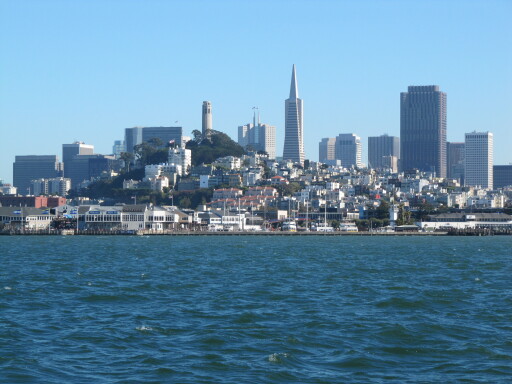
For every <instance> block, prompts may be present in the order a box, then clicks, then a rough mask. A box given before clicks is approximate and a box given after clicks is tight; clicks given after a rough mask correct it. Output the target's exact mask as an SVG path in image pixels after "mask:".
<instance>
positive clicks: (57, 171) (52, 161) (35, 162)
mask: <svg viewBox="0 0 512 384" xmlns="http://www.w3.org/2000/svg"><path fill="white" fill-rule="evenodd" d="M62 169H63V165H62V163H60V162H59V158H58V157H57V156H55V155H43V156H16V157H15V161H14V163H13V180H14V182H13V185H14V186H15V187H16V188H17V189H18V193H21V194H25V195H27V194H28V195H30V194H31V193H32V191H30V182H31V181H32V180H35V179H41V178H53V177H60V176H62Z"/></svg>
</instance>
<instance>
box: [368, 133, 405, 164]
mask: <svg viewBox="0 0 512 384" xmlns="http://www.w3.org/2000/svg"><path fill="white" fill-rule="evenodd" d="M390 156H393V157H395V159H392V158H390ZM398 159H400V138H398V137H396V136H388V135H381V136H372V137H368V167H370V168H375V169H390V167H389V165H390V164H395V163H396V162H397V161H398ZM391 168H394V167H391Z"/></svg>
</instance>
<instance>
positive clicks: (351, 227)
mask: <svg viewBox="0 0 512 384" xmlns="http://www.w3.org/2000/svg"><path fill="white" fill-rule="evenodd" d="M339 230H340V231H341V232H359V230H358V229H357V226H356V224H355V223H353V222H344V223H340V226H339Z"/></svg>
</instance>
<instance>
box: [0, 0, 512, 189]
mask: <svg viewBox="0 0 512 384" xmlns="http://www.w3.org/2000/svg"><path fill="white" fill-rule="evenodd" d="M198 3H200V4H201V7H197V4H198ZM0 10H1V12H0V13H1V14H2V15H4V17H3V19H2V21H3V22H2V23H1V25H2V26H0V28H1V29H0V31H1V36H3V38H2V39H1V40H0V43H1V52H2V54H3V56H5V57H8V58H9V60H6V61H5V63H4V68H3V71H2V81H3V86H2V88H1V90H0V129H1V132H2V140H1V144H0V178H2V179H4V180H5V181H6V182H12V163H13V162H14V156H15V155H53V154H55V155H60V153H61V145H62V144H63V143H72V142H74V141H77V140H78V141H84V142H85V143H87V144H91V145H94V146H95V149H96V152H97V153H102V154H109V153H111V148H112V144H113V143H114V141H115V140H119V139H122V138H123V134H124V128H126V127H134V126H150V127H151V126H172V125H179V126H182V127H183V132H184V134H185V135H190V132H191V131H192V130H194V129H198V130H200V129H201V116H199V113H198V104H199V103H201V102H202V101H203V100H210V101H211V102H212V104H213V105H214V106H215V129H218V130H220V131H222V132H225V133H227V134H228V135H230V136H231V138H233V139H236V133H237V127H238V126H239V125H240V123H241V122H243V121H245V120H246V116H247V114H248V113H249V112H250V110H251V108H252V107H253V106H254V105H257V106H258V107H259V108H260V110H261V111H262V113H263V114H264V116H265V121H266V122H268V123H269V124H271V125H273V126H275V127H276V148H277V151H278V153H277V155H278V156H280V155H282V153H281V149H282V147H283V144H284V128H285V127H284V114H283V108H282V99H283V95H286V93H287V91H288V90H287V88H288V84H287V81H286V79H287V78H289V77H288V76H289V67H290V65H292V64H293V63H295V64H296V65H297V66H298V67H299V69H300V77H301V93H302V95H304V96H305V98H306V100H307V113H306V114H305V116H304V126H305V130H304V144H305V153H306V159H311V160H316V159H318V143H319V141H320V140H321V139H322V138H324V137H335V136H337V135H338V134H340V133H342V132H353V133H355V134H357V135H358V136H360V137H361V141H362V142H363V162H364V163H366V162H367V159H366V154H365V153H366V152H367V147H366V145H365V144H366V142H367V137H369V136H378V135H382V134H388V135H392V136H399V120H400V112H399V100H398V98H399V93H400V92H401V91H403V89H406V87H407V86H409V85H413V84H419V85H420V84H425V85H427V84H439V86H440V87H441V89H442V90H443V92H446V93H447V95H448V99H449V102H448V117H447V141H453V142H461V141H463V140H464V134H465V133H467V132H472V131H475V130H476V131H487V130H488V131H492V132H493V133H494V136H495V148H494V152H495V157H494V164H508V163H510V162H511V161H512V159H511V158H510V155H509V153H508V151H507V148H508V146H509V145H510V143H511V142H512V132H511V131H512V130H511V127H512V118H511V116H510V112H509V110H508V108H509V106H510V105H511V104H512V96H511V95H510V93H509V92H508V89H510V87H511V86H512V70H511V68H512V65H511V62H512V53H510V50H504V49H503V48H502V47H503V46H510V45H511V44H512V37H511V36H512V33H511V32H512V27H511V26H510V25H509V24H508V17H506V15H509V14H510V12H511V11H512V4H511V3H510V2H505V1H488V2H479V1H476V2H471V3H468V2H462V1H454V2H449V4H442V3H433V2H427V1H425V2H422V1H419V2H414V4H410V3H409V2H404V1H390V2H387V3H386V4H385V5H384V4H381V3H379V2H375V1H368V2H355V1H354V2H352V1H347V2H343V3H339V4H338V3H333V2H327V1H320V2H314V3H313V2H298V3H297V6H296V7H294V9H291V10H290V7H288V4H287V3H286V2H279V1H278V2H272V3H271V2H265V1H263V2H261V3H258V5H256V4H254V5H253V4H250V3H243V4H237V3H234V4H233V3H231V2H222V1H221V2H218V3H216V4H215V5H213V4H211V5H210V4H207V3H202V2H192V4H187V3H179V2H178V3H173V4H165V3H161V2H156V1H155V2H149V4H145V5H144V6H142V5H138V4H136V3H124V4H122V5H120V3H104V2H99V1H98V2H95V1H92V2H88V3H87V4H85V3H78V2H77V3H69V4H66V3H62V2H57V1H48V2H44V4H43V3H41V4H40V3H38V2H23V3H14V2H12V3H8V2H3V3H2V4H1V5H0ZM219 10H221V12H219ZM212 12H213V13H215V14H216V21H215V23H214V22H213V20H210V18H209V17H207V16H209V14H211V13H212ZM247 14H251V18H252V17H254V18H261V19H265V20H266V23H267V28H266V29H265V30H250V29H247V30H242V31H240V33H238V34H237V35H236V36H235V35H234V34H233V33H232V30H231V29H232V28H230V27H226V26H222V25H230V23H229V22H228V20H232V19H233V18H237V17H239V18H243V17H246V16H245V15H247ZM83 15H87V17H85V16H83ZM172 15H179V16H182V17H174V18H173V23H172V26H164V25H166V23H163V22H162V23H160V22H159V20H162V21H163V20H164V19H167V18H168V17H170V16H172ZM285 15H286V16H287V15H290V16H293V17H289V18H288V17H286V18H285V17H284V16H285ZM120 16H121V17H120ZM196 16H197V17H198V18H199V19H200V20H201V23H199V22H197V23H193V22H191V21H192V20H195V19H194V18H193V17H196ZM317 16H318V17H317ZM320 16H322V17H320ZM146 19H148V20H152V22H151V23H148V22H146V21H145V20H146ZM27 20H28V21H29V22H27ZM320 20H321V21H320ZM406 21H407V23H406ZM426 21H428V23H427V22H426ZM411 23H412V25H413V26H414V27H412V28H408V33H407V34H403V28H404V26H405V25H408V24H411ZM130 24H131V25H135V24H137V25H139V24H140V25H141V28H135V29H131V28H127V27H126V25H130ZM91 25H94V28H90V26H91ZM292 26H294V28H296V30H297V31H298V32H299V34H300V38H297V39H289V36H287V34H285V33H283V31H285V30H288V29H289V28H291V27H292ZM297 26H300V27H297ZM441 26H442V28H440V27H441ZM176 30H180V31H181V32H180V34H177V33H176V32H175V31H176ZM116 31H119V33H117V32H116ZM353 31H359V32H358V33H357V34H354V33H353ZM206 32H207V33H208V36H209V41H210V44H209V45H205V44H204V41H203V37H204V35H205V33H206ZM338 46H339V47H343V49H341V48H337V47H338ZM255 47H256V48H258V50H259V51H260V54H261V55H262V56H264V57H271V58H272V60H271V61H269V63H270V64H265V65H261V61H259V60H248V61H243V62H242V61H240V60H239V58H240V57H242V56H245V55H249V54H250V55H254V52H255ZM205 55H207V56H208V57H209V58H210V59H209V63H208V65H203V60H204V57H205ZM200 58H203V59H201V60H200ZM248 90H250V91H248ZM175 122H176V123H175ZM59 157H60V156H59Z"/></svg>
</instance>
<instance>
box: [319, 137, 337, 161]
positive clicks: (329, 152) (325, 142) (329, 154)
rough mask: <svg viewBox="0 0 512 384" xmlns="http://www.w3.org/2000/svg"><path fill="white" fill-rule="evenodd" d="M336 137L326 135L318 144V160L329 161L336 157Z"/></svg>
mask: <svg viewBox="0 0 512 384" xmlns="http://www.w3.org/2000/svg"><path fill="white" fill-rule="evenodd" d="M335 147H336V138H335V137H325V138H323V139H322V140H321V141H320V143H319V144H318V161H319V162H321V163H327V162H329V161H333V160H335V159H336V157H335V153H336V149H335Z"/></svg>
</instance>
